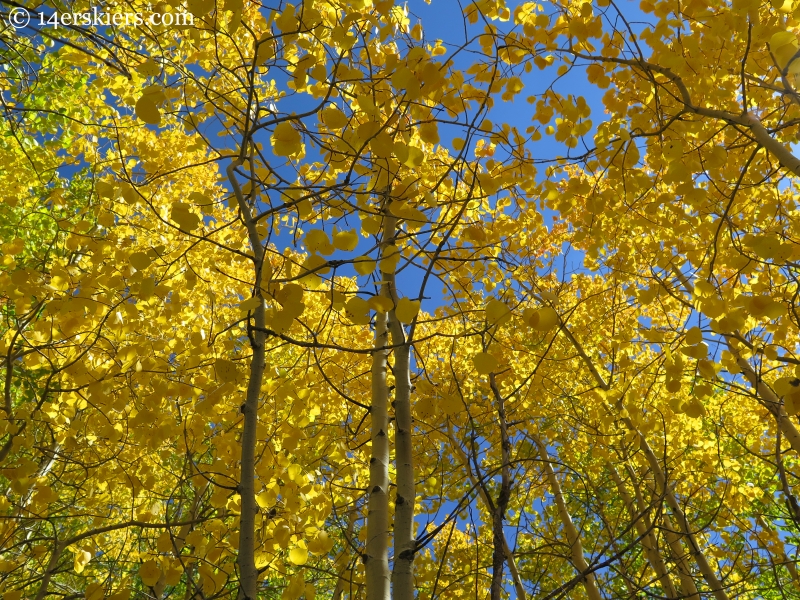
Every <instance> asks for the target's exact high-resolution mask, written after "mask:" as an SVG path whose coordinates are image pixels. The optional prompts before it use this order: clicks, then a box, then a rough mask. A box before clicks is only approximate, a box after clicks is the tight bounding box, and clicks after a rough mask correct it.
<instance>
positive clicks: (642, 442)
mask: <svg viewBox="0 0 800 600" xmlns="http://www.w3.org/2000/svg"><path fill="white" fill-rule="evenodd" d="M623 421H625V424H626V425H627V426H628V428H629V429H630V430H631V431H634V432H636V434H637V435H638V436H639V447H640V448H641V449H642V451H643V452H644V454H645V456H646V457H647V462H648V464H649V465H650V468H651V469H652V470H653V474H654V475H655V479H656V486H657V491H658V493H662V494H664V498H665V500H666V501H667V505H668V506H669V507H670V510H672V514H673V516H674V517H675V520H676V521H677V522H678V527H679V531H680V532H681V533H683V536H684V537H685V538H686V542H687V544H688V545H689V553H690V554H691V555H692V557H693V558H694V559H695V562H696V563H697V566H698V567H699V568H700V572H701V573H702V574H703V579H705V580H706V583H707V584H708V586H709V587H710V588H711V593H712V594H714V598H716V599H717V600H728V594H727V593H726V592H725V590H724V589H723V585H722V582H721V581H720V580H719V578H717V574H716V573H714V569H712V568H711V565H710V564H709V563H708V560H707V559H706V557H705V554H703V551H702V549H701V548H700V544H699V543H698V542H697V538H696V536H695V535H694V533H692V530H691V527H690V526H689V521H688V520H687V519H686V515H685V514H684V512H683V509H682V508H681V505H680V503H679V502H678V499H677V498H676V497H675V494H674V493H673V492H672V490H671V489H670V488H669V487H668V486H667V479H666V476H665V475H664V471H662V470H661V465H660V464H659V462H658V459H657V458H656V455H655V453H654V452H653V450H652V448H650V444H648V443H647V440H646V439H645V437H644V435H642V433H641V432H640V431H639V430H638V429H636V427H635V426H634V425H633V422H632V421H631V420H630V419H629V418H625V419H623Z"/></svg>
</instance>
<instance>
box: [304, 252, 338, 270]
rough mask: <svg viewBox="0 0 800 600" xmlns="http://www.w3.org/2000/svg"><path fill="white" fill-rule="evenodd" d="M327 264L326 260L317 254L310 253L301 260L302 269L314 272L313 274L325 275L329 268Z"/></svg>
mask: <svg viewBox="0 0 800 600" xmlns="http://www.w3.org/2000/svg"><path fill="white" fill-rule="evenodd" d="M327 264H328V261H327V260H325V259H324V258H322V257H321V256H320V255H319V254H310V255H309V256H308V257H307V258H306V259H305V260H304V261H303V265H302V266H303V271H305V272H307V273H314V274H315V275H325V274H326V273H328V272H330V270H331V268H330V267H329V266H326V265H327ZM301 273H302V271H301Z"/></svg>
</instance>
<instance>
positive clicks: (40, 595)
mask: <svg viewBox="0 0 800 600" xmlns="http://www.w3.org/2000/svg"><path fill="white" fill-rule="evenodd" d="M64 548H65V546H64V545H63V544H62V543H60V542H58V541H56V542H55V545H54V546H53V554H52V555H51V556H50V560H49V561H47V567H45V570H44V576H43V577H42V583H40V584H39V590H38V591H37V592H36V596H34V599H33V600H44V599H45V598H46V597H47V588H48V587H50V580H51V579H52V578H53V573H54V572H55V570H56V569H57V568H58V561H59V560H61V554H62V553H63V552H64Z"/></svg>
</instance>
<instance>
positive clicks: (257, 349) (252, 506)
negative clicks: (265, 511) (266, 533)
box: [227, 158, 266, 600]
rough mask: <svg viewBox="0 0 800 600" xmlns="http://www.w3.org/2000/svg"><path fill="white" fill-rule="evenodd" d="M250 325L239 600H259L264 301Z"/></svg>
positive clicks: (256, 286) (258, 268)
mask: <svg viewBox="0 0 800 600" xmlns="http://www.w3.org/2000/svg"><path fill="white" fill-rule="evenodd" d="M242 162H243V160H242V158H239V159H238V160H236V161H235V162H233V163H231V164H230V165H229V166H228V169H227V172H228V180H229V181H230V182H231V186H232V187H233V192H234V195H235V196H236V200H237V202H238V204H239V210H240V211H241V213H242V219H243V220H244V223H245V226H246V227H247V232H248V235H249V238H250V246H251V248H252V250H253V267H254V271H255V273H254V278H253V279H254V282H253V296H255V297H257V298H260V299H262V296H261V274H262V272H263V267H264V248H263V246H262V243H261V237H260V236H259V235H258V232H257V231H256V226H255V222H254V221H253V218H252V214H251V212H250V207H249V206H248V205H247V202H246V201H245V199H244V196H243V195H242V190H241V188H240V187H239V182H238V181H237V180H236V174H235V173H234V170H235V169H236V167H238V166H239V165H241V164H242ZM251 314H252V319H253V325H254V327H252V326H251V325H250V321H249V320H248V328H247V329H248V331H247V335H248V338H249V339H250V349H251V351H252V353H253V355H252V358H251V359H250V375H249V378H248V381H247V393H246V396H245V401H244V404H243V405H242V408H241V410H242V413H243V414H244V427H243V431H242V454H241V474H240V477H239V489H238V491H239V494H240V495H241V498H242V513H241V516H240V521H239V523H240V528H239V554H238V556H237V558H236V563H237V565H238V567H239V600H257V598H258V570H257V569H256V562H255V539H256V532H255V525H256V513H257V512H258V506H257V505H256V493H255V452H256V442H257V437H256V430H257V428H258V402H259V399H260V397H261V384H262V381H263V379H264V369H265V368H266V347H265V343H266V336H265V334H264V329H265V327H266V314H265V308H264V302H263V299H262V300H261V302H259V304H258V306H257V307H256V308H254V309H253V310H252V311H251Z"/></svg>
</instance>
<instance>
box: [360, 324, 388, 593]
mask: <svg viewBox="0 0 800 600" xmlns="http://www.w3.org/2000/svg"><path fill="white" fill-rule="evenodd" d="M386 342H387V332H386V313H377V314H376V315H375V350H374V351H373V353H372V406H371V407H370V417H371V419H372V425H371V427H372V429H371V432H370V435H371V438H372V457H371V458H370V461H369V501H368V506H367V547H366V549H365V552H364V561H365V563H366V583H367V600H388V599H389V436H388V434H387V431H388V429H389V391H388V387H387V385H386V354H387V351H386V350H381V349H380V348H385V347H386V345H387V343H386Z"/></svg>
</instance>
